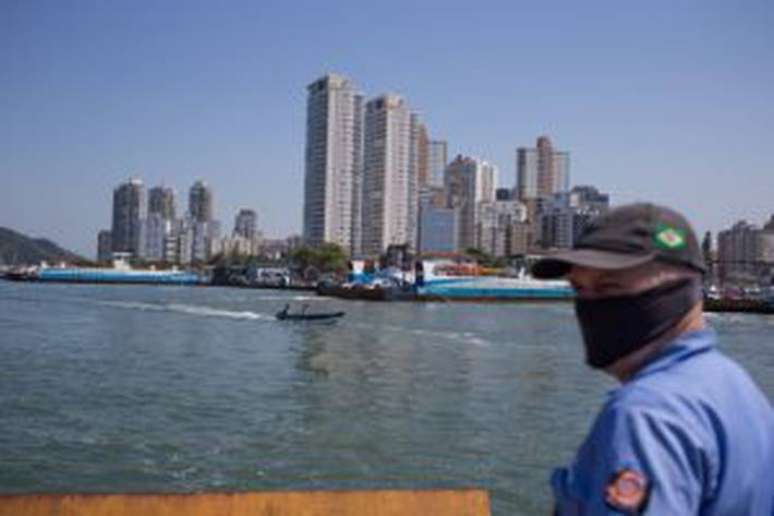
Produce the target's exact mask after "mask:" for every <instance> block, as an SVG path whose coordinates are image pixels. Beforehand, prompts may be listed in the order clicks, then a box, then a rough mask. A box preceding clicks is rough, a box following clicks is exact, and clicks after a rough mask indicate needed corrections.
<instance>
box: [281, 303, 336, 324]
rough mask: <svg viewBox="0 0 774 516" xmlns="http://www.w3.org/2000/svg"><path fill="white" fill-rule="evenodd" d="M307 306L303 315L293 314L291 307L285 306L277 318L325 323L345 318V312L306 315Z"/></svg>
mask: <svg viewBox="0 0 774 516" xmlns="http://www.w3.org/2000/svg"><path fill="white" fill-rule="evenodd" d="M306 309H307V305H304V308H303V309H302V310H301V313H296V314H291V313H289V312H290V305H285V308H283V309H282V310H280V311H279V312H277V314H276V316H275V317H276V318H277V319H278V320H280V321H325V320H328V319H338V318H339V317H344V314H345V312H322V313H313V314H309V313H306Z"/></svg>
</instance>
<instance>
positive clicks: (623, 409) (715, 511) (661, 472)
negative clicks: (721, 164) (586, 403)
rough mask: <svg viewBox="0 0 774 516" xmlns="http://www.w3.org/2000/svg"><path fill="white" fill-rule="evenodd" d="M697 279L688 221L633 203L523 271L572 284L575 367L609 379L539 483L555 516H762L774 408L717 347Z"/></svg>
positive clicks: (771, 506) (769, 487) (770, 497)
mask: <svg viewBox="0 0 774 516" xmlns="http://www.w3.org/2000/svg"><path fill="white" fill-rule="evenodd" d="M704 270H705V266H704V263H703V259H702V254H701V251H700V249H699V246H698V242H697V240H696V236H695V233H694V232H693V230H692V229H691V227H690V225H689V224H688V222H687V221H686V219H685V218H684V217H683V216H682V215H680V214H679V213H677V212H675V211H673V210H671V209H668V208H664V207H660V206H655V205H652V204H645V203H640V204H632V205H627V206H622V207H619V208H616V209H613V210H611V211H610V212H608V213H607V214H605V215H602V216H600V217H598V218H596V219H595V220H593V221H591V223H590V224H589V225H588V226H587V227H586V229H585V230H584V232H583V233H582V234H581V236H580V238H579V239H578V241H577V242H576V244H575V246H574V248H573V249H572V250H569V251H567V252H564V253H560V254H556V255H552V256H549V257H546V258H544V259H542V260H540V261H539V262H537V263H536V264H535V267H534V268H533V271H532V272H533V275H534V276H536V277H538V278H560V277H565V278H567V279H568V280H569V281H570V282H571V284H572V285H573V287H574V288H575V291H576V298H575V313H576V316H577V319H578V322H579V325H580V329H581V334H582V337H583V343H584V347H585V353H586V362H587V363H588V364H589V365H590V366H591V367H592V368H597V369H601V370H604V371H606V372H607V373H609V374H611V375H612V376H614V377H615V378H616V379H617V380H619V381H620V382H621V385H620V387H619V388H617V389H615V390H613V391H612V392H611V393H610V395H609V398H608V399H607V401H606V403H605V404H604V406H603V408H602V409H601V411H600V413H599V414H598V416H597V418H596V420H595V422H594V423H593V425H592V427H591V430H590V431H589V434H588V436H587V437H586V439H585V441H584V442H583V444H582V445H581V447H580V448H579V450H578V452H577V454H576V456H575V459H574V461H573V462H572V463H571V465H570V466H567V467H563V468H558V469H556V470H555V471H554V472H553V474H552V476H551V487H552V490H553V493H554V499H555V503H556V514H560V515H561V514H643V513H647V514H680V515H689V514H707V515H709V514H712V515H721V514H723V515H725V514H728V515H731V514H733V515H759V514H760V515H763V514H767V515H771V514H774V481H772V478H771V470H772V467H774V412H773V411H772V407H771V404H770V402H769V401H768V400H767V399H766V397H765V395H764V394H763V393H762V392H761V391H760V390H759V389H758V387H757V386H756V385H755V384H754V382H753V381H752V380H751V379H750V377H749V376H748V374H747V373H746V372H745V371H744V369H743V368H742V367H740V366H739V365H738V364H736V363H735V362H734V361H732V360H731V359H729V358H728V357H726V356H725V355H724V354H723V353H721V352H720V351H719V350H718V349H717V348H716V345H717V344H716V342H717V336H716V334H715V332H714V331H713V330H712V329H710V328H709V327H708V326H707V324H706V322H705V321H704V318H703V316H702V303H703V300H702V275H703V273H704ZM646 511H647V512H646Z"/></svg>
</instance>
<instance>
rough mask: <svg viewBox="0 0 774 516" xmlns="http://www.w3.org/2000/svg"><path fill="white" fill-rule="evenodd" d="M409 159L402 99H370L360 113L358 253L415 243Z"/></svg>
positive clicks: (408, 135)
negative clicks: (362, 120)
mask: <svg viewBox="0 0 774 516" xmlns="http://www.w3.org/2000/svg"><path fill="white" fill-rule="evenodd" d="M410 154H411V113H410V111H409V109H408V106H407V105H406V102H405V101H404V99H403V98H402V97H400V96H398V95H393V94H388V95H382V96H380V97H377V98H375V99H372V100H370V101H369V102H368V103H367V104H366V108H365V146H364V167H363V247H362V251H363V253H366V254H381V253H382V252H384V251H385V250H386V249H387V246H389V245H390V244H396V245H402V244H409V245H412V246H413V245H414V243H415V242H414V239H415V238H416V235H415V232H416V224H414V225H413V230H412V225H411V224H410V223H409V217H410V215H411V208H410V207H409V199H410V198H413V197H415V196H416V194H417V192H416V191H414V194H413V196H412V195H411V188H412V187H411V185H412V179H411V174H412V167H411V159H410ZM413 181H414V182H415V179H414V180H413ZM415 190H416V188H415ZM416 215H418V214H417V213H416V211H415V216H416ZM412 231H413V232H414V234H412Z"/></svg>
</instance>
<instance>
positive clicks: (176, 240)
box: [97, 179, 298, 265]
mask: <svg viewBox="0 0 774 516" xmlns="http://www.w3.org/2000/svg"><path fill="white" fill-rule="evenodd" d="M213 204H214V196H213V192H212V188H211V187H210V186H209V185H207V183H205V182H203V181H196V182H195V183H194V184H193V186H191V188H190V189H189V191H188V210H187V211H186V212H185V213H184V214H182V216H181V214H179V213H178V208H177V200H176V196H175V191H174V189H172V188H169V187H166V186H156V187H153V188H151V189H150V190H148V191H147V192H146V189H145V185H144V184H143V182H142V180H140V179H130V180H129V181H127V182H125V183H122V184H120V185H119V186H118V187H116V188H115V190H114V191H113V221H112V226H111V229H105V230H102V231H100V232H99V235H98V237H97V258H98V260H99V261H109V260H110V259H111V258H112V257H113V255H114V253H122V254H124V255H128V256H131V257H132V258H135V259H141V260H145V261H149V262H167V263H174V264H180V265H187V264H190V263H193V262H204V261H207V260H209V259H210V258H212V257H213V256H215V255H217V254H219V253H224V254H229V255H233V254H239V255H258V254H268V255H269V256H276V255H280V254H283V253H285V252H286V251H287V246H288V245H289V243H288V242H289V241H286V240H280V241H273V240H265V239H264V238H263V235H262V234H261V232H260V231H259V230H258V215H257V214H256V212H255V210H251V209H241V210H239V212H238V213H237V214H236V217H235V221H234V230H233V232H232V234H231V235H230V236H227V237H224V238H222V237H221V224H220V222H219V221H218V220H216V219H215V217H214V208H213ZM290 240H293V239H292V238H291V239H290ZM296 245H298V244H296Z"/></svg>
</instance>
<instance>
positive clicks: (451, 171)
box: [444, 155, 497, 250]
mask: <svg viewBox="0 0 774 516" xmlns="http://www.w3.org/2000/svg"><path fill="white" fill-rule="evenodd" d="M496 184H497V167H495V166H494V165H492V164H491V163H488V162H486V161H484V160H480V159H478V158H472V157H468V156H462V155H458V156H457V157H456V158H455V159H454V160H453V161H452V162H451V163H449V165H448V166H447V167H446V171H445V174H444V190H445V192H446V197H447V199H446V200H447V207H448V208H454V209H456V210H458V212H459V225H458V237H457V244H458V246H459V247H458V250H465V249H467V248H471V247H475V246H476V228H477V226H478V222H479V220H478V217H479V210H478V205H479V203H481V202H491V201H494V200H495V185H496Z"/></svg>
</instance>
